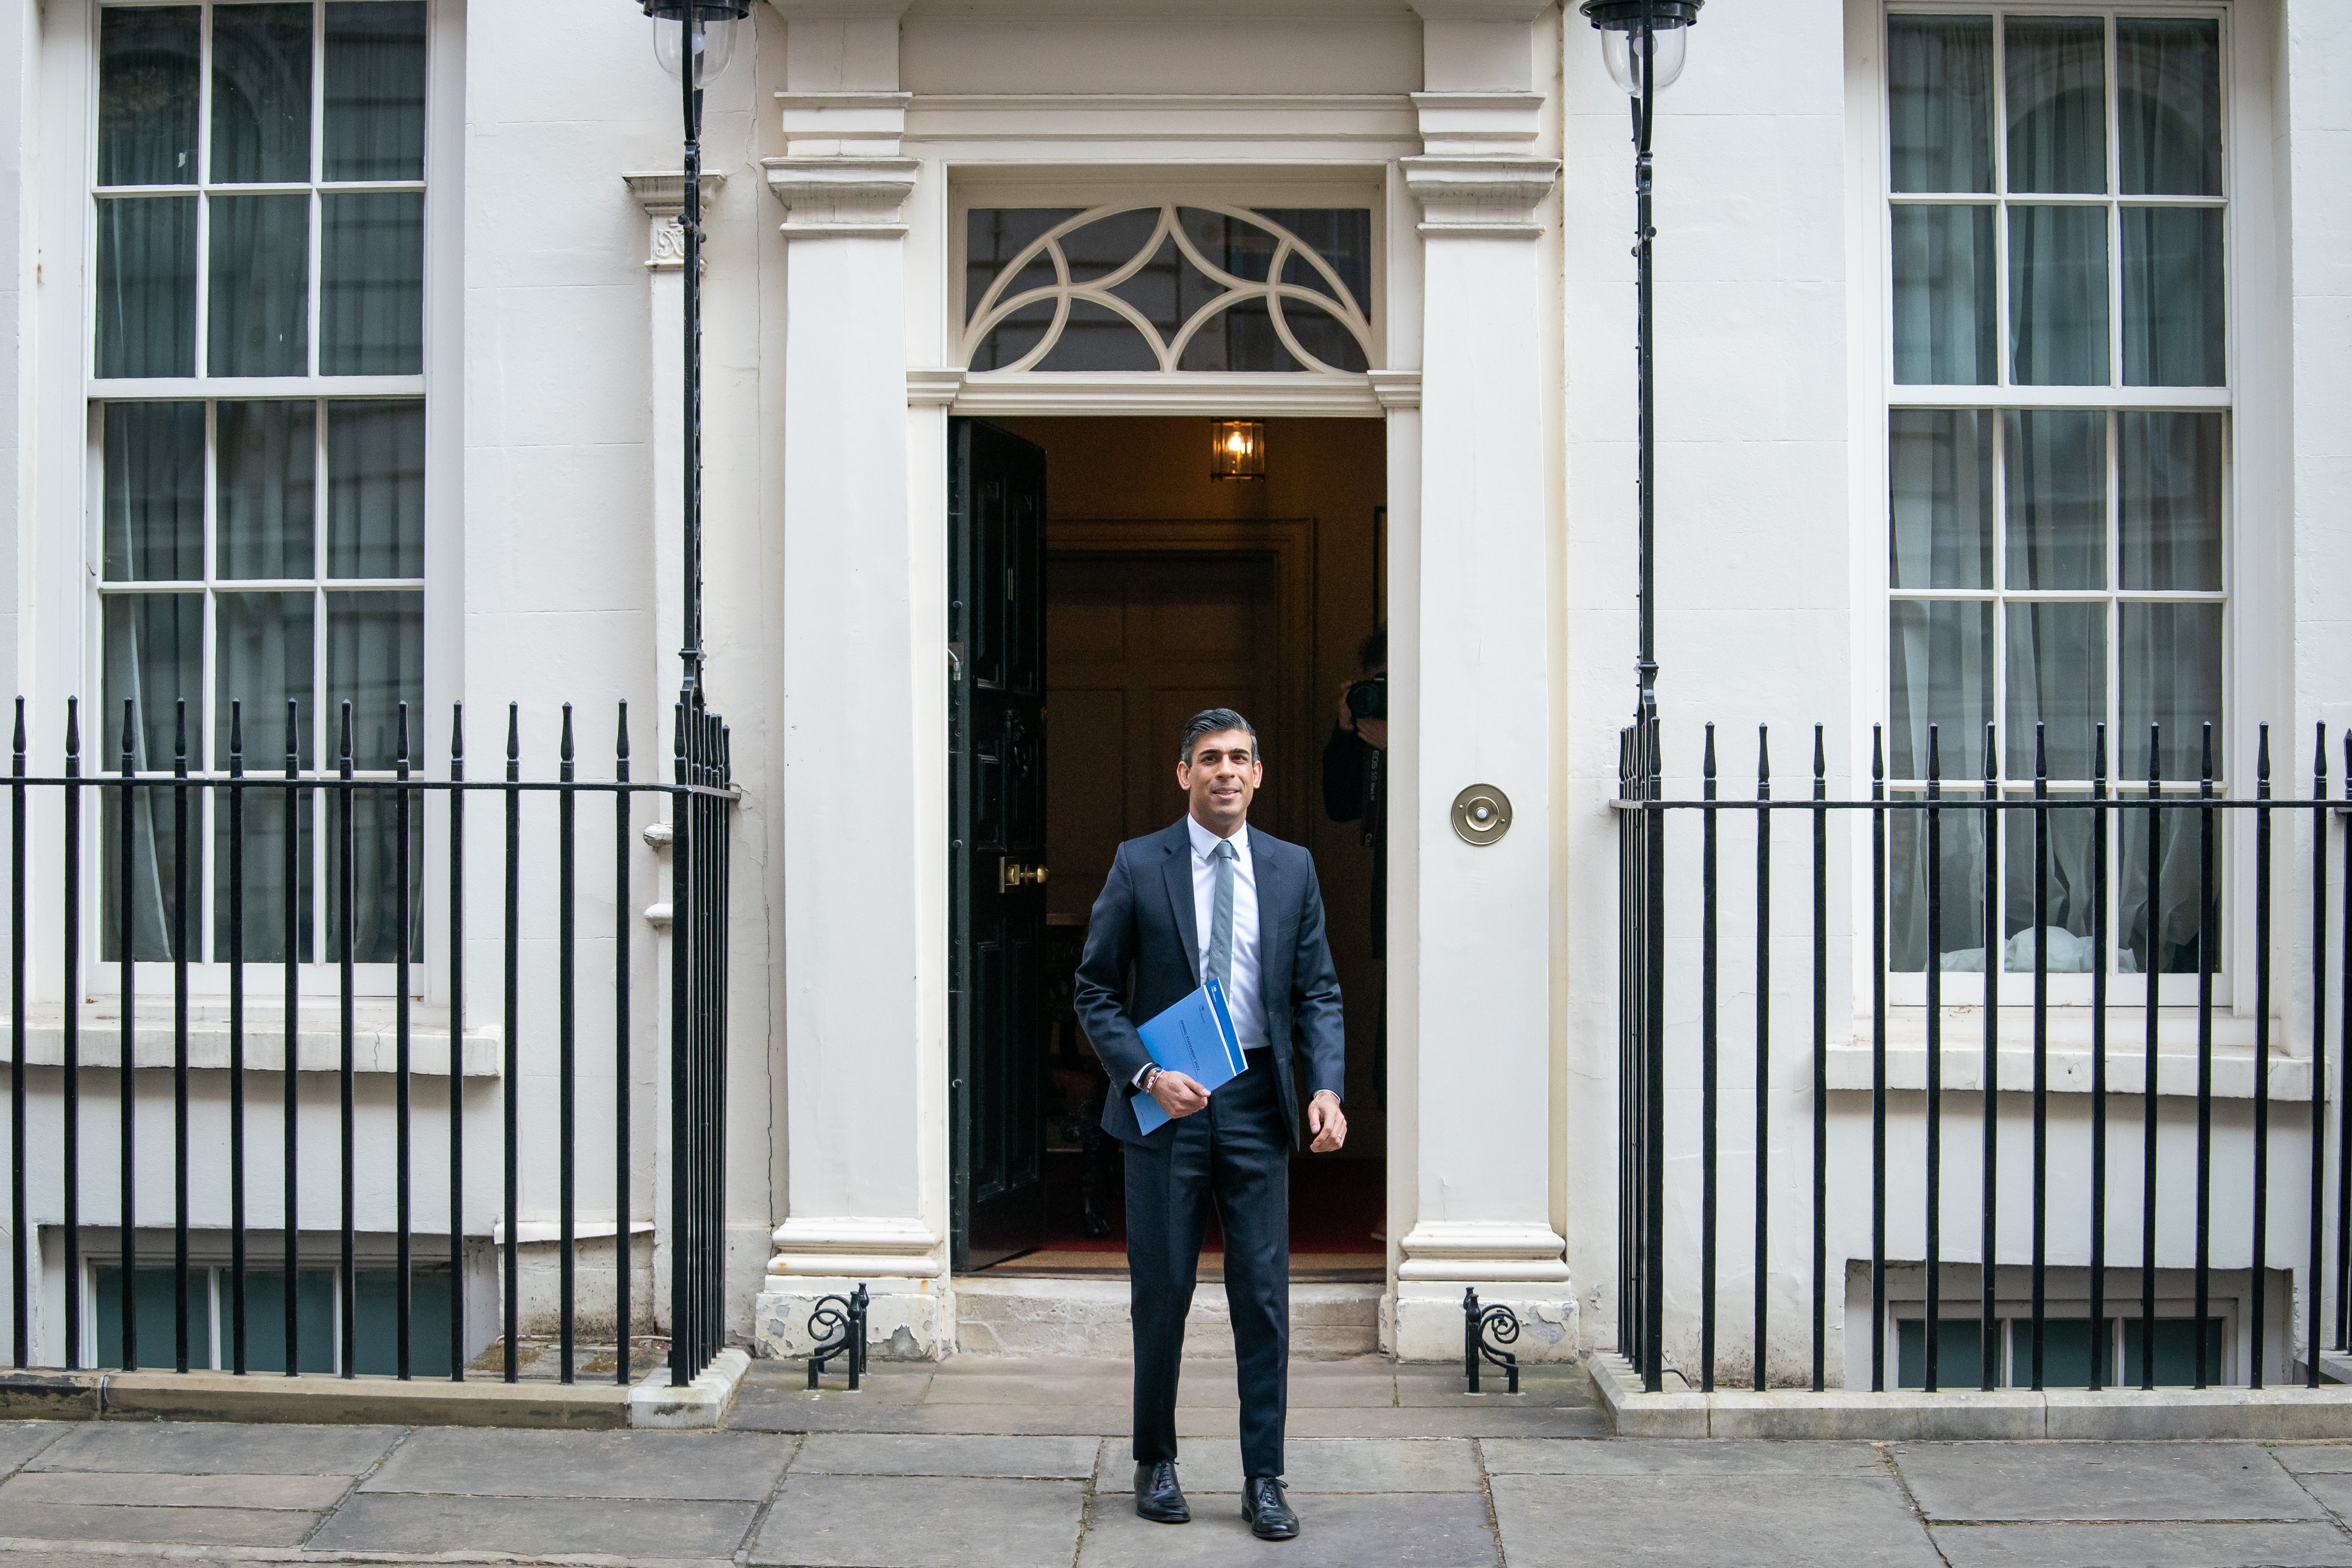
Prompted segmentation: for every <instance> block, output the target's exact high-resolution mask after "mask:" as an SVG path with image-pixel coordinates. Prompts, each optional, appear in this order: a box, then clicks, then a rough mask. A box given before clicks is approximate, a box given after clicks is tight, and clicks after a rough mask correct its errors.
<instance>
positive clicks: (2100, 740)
mask: <svg viewBox="0 0 2352 1568" xmlns="http://www.w3.org/2000/svg"><path fill="white" fill-rule="evenodd" d="M2091 782H2092V783H2094V784H2097V785H2098V786H2099V787H2100V790H2101V793H2105V788H2106V783H2107V721H2105V720H2104V719H2102V720H2100V721H2098V722H2097V723H2095V724H2094V725H2092V726H2091Z"/></svg>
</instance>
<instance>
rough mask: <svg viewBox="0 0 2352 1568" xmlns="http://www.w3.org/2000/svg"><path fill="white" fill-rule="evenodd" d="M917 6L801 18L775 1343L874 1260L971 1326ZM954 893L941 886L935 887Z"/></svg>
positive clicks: (793, 218) (787, 119)
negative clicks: (950, 1241) (939, 720)
mask: <svg viewBox="0 0 2352 1568" xmlns="http://www.w3.org/2000/svg"><path fill="white" fill-rule="evenodd" d="M896 30H897V21H896V16H895V14H894V15H892V16H887V17H861V18H849V19H843V18H817V19H801V18H798V17H795V18H794V20H793V22H792V32H791V35H790V37H789V39H788V58H789V62H790V63H789V66H788V70H787V77H786V84H785V85H786V90H785V91H784V92H783V93H782V94H780V95H779V100H780V103H781V106H782V112H783V115H784V131H785V149H786V151H785V155H784V156H782V157H780V158H771V159H768V160H766V162H765V165H764V166H765V168H766V170H767V178H768V187H769V189H770V191H771V192H772V193H773V195H775V196H776V198H777V199H778V201H780V202H781V203H782V205H783V208H784V217H783V223H782V233H783V235H784V237H785V239H786V241H787V243H788V245H789V247H790V249H789V251H788V253H787V255H786V260H785V268H786V283H785V293H786V309H787V311H788V319H789V321H791V323H792V330H791V332H790V334H789V336H788V338H787V340H786V348H785V351H784V354H783V363H782V374H783V378H784V419H783V427H784V435H783V446H784V451H783V459H782V475H783V492H784V493H783V546H782V547H783V557H784V607H783V621H784V625H783V634H782V647H783V668H782V671H781V672H780V678H781V679H782V685H783V701H782V710H783V732H782V748H783V759H784V767H783V781H784V782H783V799H782V814H783V821H784V830H783V845H784V868H783V878H782V882H783V888H784V904H783V909H782V913H781V916H780V923H781V926H782V942H781V944H780V948H779V952H780V960H781V963H782V966H783V993H784V1029H783V1041H782V1050H783V1068H784V1076H785V1084H786V1106H787V1119H786V1130H785V1151H786V1153H785V1160H786V1179H787V1194H786V1196H787V1204H788V1207H787V1211H786V1215H787V1217H786V1218H785V1220H784V1222H783V1223H782V1225H781V1226H778V1227H777V1229H776V1231H775V1233H774V1255H773V1257H772V1259H771V1261H770V1263H769V1268H768V1279H767V1282H766V1287H765V1289H763V1290H762V1292H761V1295H760V1298H759V1300H758V1302H757V1304H756V1312H755V1317H756V1331H757V1334H758V1337H759V1339H760V1341H761V1345H762V1347H763V1348H764V1349H765V1350H766V1351H767V1352H770V1353H773V1354H785V1355H790V1354H793V1353H794V1352H797V1351H800V1350H802V1349H803V1348H804V1346H805V1343H806V1320H807V1317H808V1310H809V1306H810V1304H811V1303H812V1302H813V1300H814V1298H816V1297H817V1296H820V1295H823V1294H824V1293H825V1292H826V1291H828V1290H833V1289H844V1288H845V1287H846V1286H847V1285H848V1284H849V1283H850V1282H851V1281H852V1280H853V1279H863V1280H865V1281H866V1283H867V1285H868V1288H869V1289H872V1290H873V1291H874V1292H875V1300H874V1305H873V1310H872V1319H871V1329H872V1332H873V1333H874V1335H875V1337H876V1338H877V1340H879V1341H883V1342H887V1343H889V1344H892V1345H895V1347H896V1348H897V1350H898V1352H900V1353H912V1354H921V1355H931V1354H937V1353H939V1352H940V1351H941V1350H942V1349H943V1348H946V1347H947V1346H949V1345H951V1344H952V1336H953V1333H954V1313H953V1310H952V1304H951V1298H950V1296H949V1294H948V1291H947V1279H946V1273H947V1263H946V1258H945V1256H944V1245H943V1238H944V1236H945V1231H946V1224H945V1221H946V1214H945V1206H944V1205H945V1194H946V1183H945V1179H944V1173H943V1171H942V1170H941V1169H940V1162H941V1160H942V1159H943V1157H944V1153H945V1140H944V1138H943V1137H940V1136H934V1135H933V1134H934V1132H936V1131H940V1130H943V1129H944V1127H945V1123H946V1115H947V1107H946V1105H945V1103H944V1100H943V1099H941V1098H940V1095H939V1093H938V1092H937V1090H936V1089H934V1087H933V1080H934V1079H936V1077H937V1075H936V1074H935V1073H932V1072H930V1071H929V1070H928V1069H929V1066H930V1060H929V1058H931V1057H932V1056H935V1055H938V1054H940V1052H942V1051H943V1049H944V1046H943V1042H941V1041H940V1039H939V1035H940V1026H941V1024H942V1022H943V1020H942V1019H941V1018H939V1017H935V1016H931V1015H932V1014H933V1013H935V1012H937V1011H938V1010H937V1009H932V1008H926V1007H925V1006H924V1005H923V1000H922V999H923V996H924V995H925V994H926V981H927V979H928V978H929V976H931V974H932V972H933V971H935V970H936V969H937V967H938V965H939V963H940V957H941V955H940V953H938V952H934V951H932V947H933V945H934V944H931V943H929V942H926V941H925V939H924V934H923V933H924V929H925V928H924V925H923V922H922V921H921V919H920V915H919V910H920V908H921V905H922V902H923V896H924V893H925V890H926V889H927V888H929V886H930V884H932V883H933V882H935V881H936V877H935V876H934V875H933V871H934V868H932V867H930V866H929V865H928V864H927V863H926V861H925V847H926V846H928V845H929V844H930V843H931V842H932V841H933V839H934V838H936V837H937V833H936V825H935V824H930V823H928V822H926V821H925V820H924V816H925V811H926V808H927V806H928V805H929V803H930V801H931V799H932V795H931V792H929V791H927V790H925V789H924V787H923V780H922V778H921V777H920V770H921V758H922V757H923V756H924V755H925V754H926V748H925V747H924V745H923V743H922V737H921V734H920V729H921V715H922V714H923V713H924V712H926V711H928V708H927V706H926V703H925V701H924V698H923V694H924V692H925V691H927V690H928V689H929V685H931V684H934V683H936V682H938V681H939V680H940V679H943V676H942V675H941V673H940V670H939V669H936V668H931V667H930V666H929V664H927V663H925V662H924V661H923V660H922V659H921V658H919V652H918V650H919V648H920V647H923V646H925V645H926V643H927V642H928V643H929V644H930V645H934V646H935V645H936V643H937V641H938V638H937V637H936V635H931V636H929V637H926V636H925V635H924V634H925V633H926V632H930V633H935V632H936V628H935V627H925V626H919V625H918V621H919V615H918V611H919V605H918V601H917V595H916V593H915V590H914V583H915V581H916V579H917V576H918V570H917V562H916V552H915V545H914V540H913V532H912V530H911V529H910V527H909V525H908V519H909V516H910V510H909V507H910V477H911V469H910V461H911V452H910V447H909V443H908V429H909V421H908V386H907V376H906V364H907V347H906V322H905V310H906V306H905V293H906V257H905V238H906V234H907V226H906V223H905V210H904V209H905V206H906V204H907V200H908V196H909V195H912V193H913V191H914V189H915V185H916V182H917V177H918V174H919V164H917V163H916V162H915V161H914V160H912V159H909V158H904V157H900V156H899V155H898V135H899V132H900V129H901V127H902V125H903V122H904V117H905V99H904V97H903V96H902V95H900V94H898V92H897V90H896V85H897V84H896V69H897V48H896ZM933 891H934V896H936V890H935V889H933Z"/></svg>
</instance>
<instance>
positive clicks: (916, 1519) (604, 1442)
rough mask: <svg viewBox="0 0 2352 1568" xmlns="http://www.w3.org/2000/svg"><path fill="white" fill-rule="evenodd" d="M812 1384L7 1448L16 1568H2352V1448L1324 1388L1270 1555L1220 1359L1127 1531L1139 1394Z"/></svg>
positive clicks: (39, 1432) (941, 1379)
mask: <svg viewBox="0 0 2352 1568" xmlns="http://www.w3.org/2000/svg"><path fill="white" fill-rule="evenodd" d="M798 1372H799V1369H798V1368H797V1367H792V1368H787V1367H782V1366H779V1365H777V1364H775V1363H760V1364H759V1365H757V1366H756V1367H755V1369H754V1373H753V1377H752V1379H751V1383H750V1384H749V1385H748V1386H747V1387H746V1389H745V1391H744V1394H743V1395H742V1397H741V1398H740V1400H739V1402H738V1404H737V1405H736V1407H735V1410H734V1412H733V1415H732V1418H731V1426H730V1429H729V1430H725V1431H719V1432H570V1431H492V1430H478V1429H466V1428H456V1427H400V1426H239V1425H228V1424H217V1425H208V1424H196V1423H167V1422H134V1421H122V1420H117V1421H101V1422H39V1421H24V1422H9V1423H0V1476H5V1479H0V1568H126V1565H131V1564H141V1563H146V1564H157V1563H175V1564H187V1563H255V1562H269V1563H396V1562H416V1561H420V1560H423V1561H430V1562H433V1563H442V1564H452V1563H515V1562H518V1561H521V1562H530V1561H560V1562H563V1563H573V1564H580V1563H631V1564H639V1563H643V1564H661V1563H697V1564H710V1565H713V1568H715V1565H717V1564H722V1563H751V1564H806V1565H811V1568H814V1565H819V1564H823V1565H825V1568H1123V1565H1134V1568H1160V1565H1178V1564H1196V1563H1197V1564H1214V1565H1217V1568H1225V1565H1228V1564H1244V1565H1248V1564H1257V1563H1279V1564H1282V1565H1284V1568H1336V1565H1340V1564H1345V1565H1347V1568H1358V1565H1365V1564H1383V1565H1385V1564H1394V1565H1396V1568H1471V1565H1474V1564H1475V1565H1477V1568H1586V1565H1588V1564H1590V1565H1593V1568H1601V1565H1604V1564H1605V1565H1607V1568H1619V1565H1622V1564H1626V1563H1643V1564H1651V1563H1655V1564H1675V1565H1679V1564H1694V1565H1699V1564H1704V1565H1707V1568H1795V1565H1799V1564H1822V1565H1823V1568H1828V1565H1831V1564H1835V1565H1836V1568H1878V1565H1887V1568H2026V1565H2043V1564H2046V1565H2052V1568H2056V1565H2066V1568H2075V1565H2080V1568H2124V1565H2132V1568H2284V1565H2295V1568H2305V1565H2309V1568H2319V1565H2331V1568H2332V1565H2343V1568H2352V1528H2347V1521H2352V1440H2347V1442H2343V1443H2274V1444H2266V1443H2249V1442H2179V1443H2168V1442H2139V1443H2069V1442H2043V1443H1881V1444H1872V1443H1768V1442H1720V1441H1717V1442H1704V1441H1701V1442H1671V1441H1635V1440H1620V1439H1614V1438H1609V1437H1605V1436H1600V1435H1599V1418H1598V1414H1597V1412H1595V1411H1594V1410H1593V1409H1592V1408H1591V1404H1590V1400H1591V1389H1590V1384H1588V1383H1586V1381H1585V1380H1584V1378H1583V1376H1582V1374H1581V1373H1580V1372H1577V1371H1575V1370H1573V1369H1547V1368H1538V1369H1533V1370H1532V1371H1531V1373H1530V1375H1529V1377H1528V1383H1527V1387H1528V1393H1526V1394H1522V1395H1521V1396H1519V1397H1518V1398H1517V1399H1513V1398H1511V1397H1510V1396H1508V1395H1504V1394H1487V1395H1483V1396H1479V1397H1475V1398H1473V1397H1470V1396H1466V1395H1465V1394H1462V1393H1461V1392H1460V1390H1459V1379H1458V1374H1455V1373H1451V1372H1449V1371H1448V1370H1446V1369H1443V1368H1433V1367H1392V1366H1390V1365H1389V1364H1387V1363H1383V1362H1377V1361H1365V1362H1339V1363H1300V1364H1298V1365H1297V1366H1295V1367H1294V1369H1293V1373H1292V1384H1291V1389H1292V1410H1291V1424H1290V1425H1291V1441H1290V1444H1289V1448H1288V1454H1287V1461H1288V1466H1289V1480H1290V1484H1291V1497H1292V1500H1293V1502H1294V1504H1295V1505H1296V1507H1297V1510H1298V1511H1299V1514H1300V1516H1301V1517H1302V1519H1303V1520H1304V1521H1305V1531H1304V1532H1303V1534H1302V1535H1301V1536H1300V1538H1299V1539H1298V1540H1297V1541H1295V1542H1283V1543H1267V1542H1258V1541H1256V1540H1255V1539H1253V1538H1252V1537H1251V1536H1250V1534H1249V1532H1248V1529H1247V1527H1246V1526H1245V1525H1244V1523H1243V1522H1242V1520H1241V1513H1240V1497H1239V1489H1240V1483H1241V1469H1240V1455H1239V1450H1238V1448H1237V1447H1236V1445H1235V1443H1234V1436H1233V1434H1234V1393H1233V1382H1232V1376H1233V1369H1232V1366H1231V1364H1230V1363H1217V1362H1207V1361H1196V1362H1189V1363H1187V1364H1186V1368H1185V1395H1184V1402H1183V1405H1182V1406H1181V1411H1180V1418H1179V1429H1180V1432H1181V1434H1182V1438H1183V1457H1182V1459H1181V1464H1180V1469H1181V1475H1182V1479H1183V1480H1184V1483H1185V1487H1186V1489H1187V1491H1188V1493H1189V1494H1190V1496H1191V1498H1192V1510H1193V1522H1192V1523H1191V1524H1189V1525H1184V1526H1168V1525H1155V1524H1150V1523H1146V1522H1145V1521H1141V1520H1139V1519H1138V1518H1136V1517H1135V1511H1134V1506H1133V1502H1132V1498H1131V1493H1130V1492H1129V1489H1128V1486H1129V1476H1130V1474H1131V1464H1130V1461H1129V1455H1128V1449H1127V1445H1126V1442H1125V1440H1124V1436H1123V1434H1124V1432H1125V1430H1126V1425H1127V1390H1126V1374H1125V1370H1124V1368H1123V1367H1121V1366H1119V1365H1117V1364H1115V1363H1094V1362H1011V1361H996V1360H979V1359H971V1358H966V1359H963V1360H959V1361H956V1362H951V1363H948V1364H947V1365H945V1366H943V1367H940V1368H937V1369H932V1368H923V1369H919V1370H893V1369H889V1368H887V1367H883V1368H877V1372H876V1373H875V1375H873V1376H872V1377H871V1378H869V1379H868V1380H867V1384H866V1387H865V1388H864V1389H862V1390H861V1391H860V1392H859V1393H857V1394H848V1393H846V1392H845V1391H843V1389H842V1387H841V1379H840V1377H839V1376H838V1374H836V1375H835V1376H833V1377H831V1378H828V1379H827V1383H828V1385H829V1386H828V1387H827V1388H826V1389H825V1390H824V1391H823V1392H820V1393H818V1394H808V1393H807V1392H805V1390H803V1388H801V1387H800V1386H799V1384H800V1382H801V1379H800V1377H799V1375H798ZM2347 1437H2352V1434H2347Z"/></svg>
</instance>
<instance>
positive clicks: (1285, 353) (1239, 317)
mask: <svg viewBox="0 0 2352 1568" xmlns="http://www.w3.org/2000/svg"><path fill="white" fill-rule="evenodd" d="M1052 357H1053V356H1052V355H1051V354H1048V355H1047V356H1046V358H1048V359H1051V358H1052ZM1178 368H1179V369H1181V370H1235V371H1258V372H1265V371H1302V370H1305V369H1306V368H1307V367H1306V366H1305V365H1303V364H1301V363H1298V361H1297V359H1295V358H1294V357H1292V355H1291V353H1290V350H1289V349H1288V348H1287V347H1286V345H1285V344H1284V343H1283V341H1282V337H1281V335H1280V334H1279V333H1277V332H1276V331H1275V330H1274V318H1273V317H1272V316H1271V315H1269V314H1268V313H1267V312H1266V308H1265V300H1236V301H1234V303H1233V304H1231V305H1228V306H1226V307H1225V308H1224V309H1223V310H1220V311H1218V312H1217V313H1216V314H1215V315H1213V316H1211V317H1210V318H1209V319H1208V320H1207V321H1203V322H1202V323H1201V327H1200V330H1199V331H1195V332H1194V333H1193V334H1192V342H1189V343H1186V344H1185V345H1184V353H1183V357H1182V358H1181V360H1180V361H1179V362H1178Z"/></svg>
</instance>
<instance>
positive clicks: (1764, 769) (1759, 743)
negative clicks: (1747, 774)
mask: <svg viewBox="0 0 2352 1568" xmlns="http://www.w3.org/2000/svg"><path fill="white" fill-rule="evenodd" d="M1771 782H1772V731H1771V729H1770V727H1769V725H1764V724H1759V725H1757V726H1756V785H1757V787H1758V788H1759V790H1760V789H1762V788H1764V787H1765V786H1767V785H1769V784H1771Z"/></svg>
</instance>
